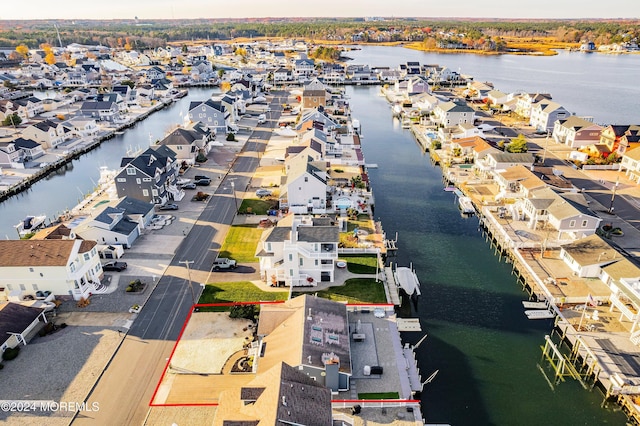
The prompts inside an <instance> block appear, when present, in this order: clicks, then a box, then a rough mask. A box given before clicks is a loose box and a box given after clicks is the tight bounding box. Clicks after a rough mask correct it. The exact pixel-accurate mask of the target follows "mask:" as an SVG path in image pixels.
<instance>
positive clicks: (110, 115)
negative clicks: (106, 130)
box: [78, 101, 120, 123]
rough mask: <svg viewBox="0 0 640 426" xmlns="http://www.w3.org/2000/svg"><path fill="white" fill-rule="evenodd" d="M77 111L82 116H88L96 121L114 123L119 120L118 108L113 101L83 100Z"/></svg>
mask: <svg viewBox="0 0 640 426" xmlns="http://www.w3.org/2000/svg"><path fill="white" fill-rule="evenodd" d="M78 113H79V114H80V115H82V116H83V117H90V118H93V119H95V120H96V121H106V122H108V123H114V122H116V121H118V120H120V108H119V107H118V104H117V102H113V101H85V102H83V103H82V105H81V106H80V109H79V110H78Z"/></svg>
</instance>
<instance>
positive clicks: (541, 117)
mask: <svg viewBox="0 0 640 426" xmlns="http://www.w3.org/2000/svg"><path fill="white" fill-rule="evenodd" d="M570 116H571V113H570V112H569V111H567V110H566V109H565V108H564V107H563V106H562V105H560V104H559V103H557V102H553V101H549V100H541V101H540V102H538V103H536V104H534V105H533V106H532V108H531V116H530V117H529V125H530V126H533V127H535V128H536V130H538V131H541V132H551V131H553V128H554V126H555V122H556V121H558V120H565V119H567V118H569V117H570Z"/></svg>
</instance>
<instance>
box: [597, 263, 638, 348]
mask: <svg viewBox="0 0 640 426" xmlns="http://www.w3.org/2000/svg"><path fill="white" fill-rule="evenodd" d="M600 279H601V280H602V282H604V283H605V284H606V285H608V286H609V288H610V289H611V295H610V296H609V301H610V302H611V308H610V311H614V310H617V311H619V312H620V321H622V319H623V318H624V319H626V320H627V321H629V322H631V336H632V337H636V338H637V336H638V335H637V334H636V335H635V336H634V333H635V332H636V329H637V326H638V322H639V321H640V314H639V313H640V268H639V267H638V266H637V265H636V264H635V263H633V262H631V261H630V260H628V259H625V258H624V257H623V258H621V259H620V260H618V261H616V262H614V263H611V264H610V265H607V266H604V267H603V268H602V272H601V274H600ZM636 344H637V342H636Z"/></svg>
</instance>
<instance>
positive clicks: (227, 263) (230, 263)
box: [213, 257, 238, 271]
mask: <svg viewBox="0 0 640 426" xmlns="http://www.w3.org/2000/svg"><path fill="white" fill-rule="evenodd" d="M236 266H238V265H237V262H236V261H235V260H233V259H229V258H227V257H219V258H217V259H216V260H214V261H213V270H214V271H220V270H222V269H236Z"/></svg>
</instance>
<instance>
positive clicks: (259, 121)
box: [258, 114, 267, 124]
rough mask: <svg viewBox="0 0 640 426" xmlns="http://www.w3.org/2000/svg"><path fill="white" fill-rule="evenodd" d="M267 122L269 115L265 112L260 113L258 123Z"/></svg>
mask: <svg viewBox="0 0 640 426" xmlns="http://www.w3.org/2000/svg"><path fill="white" fill-rule="evenodd" d="M266 122H267V116H266V115H265V114H260V115H259V116H258V124H264V123H266Z"/></svg>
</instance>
